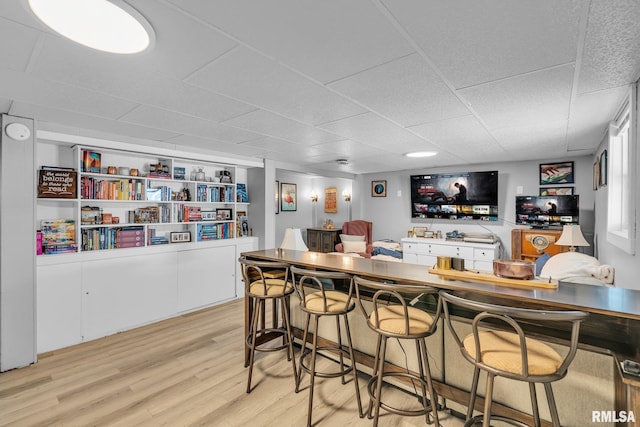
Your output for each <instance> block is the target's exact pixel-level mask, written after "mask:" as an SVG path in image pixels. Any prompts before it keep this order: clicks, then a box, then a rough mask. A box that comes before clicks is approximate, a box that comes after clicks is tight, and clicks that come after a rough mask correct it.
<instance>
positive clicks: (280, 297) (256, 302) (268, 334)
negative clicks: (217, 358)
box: [238, 257, 297, 393]
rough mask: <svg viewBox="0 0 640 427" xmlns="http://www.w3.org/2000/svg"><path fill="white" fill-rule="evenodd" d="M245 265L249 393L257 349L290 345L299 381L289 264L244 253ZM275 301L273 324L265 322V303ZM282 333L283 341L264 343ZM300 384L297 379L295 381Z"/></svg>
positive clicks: (272, 349)
mask: <svg viewBox="0 0 640 427" xmlns="http://www.w3.org/2000/svg"><path fill="white" fill-rule="evenodd" d="M238 261H239V262H240V264H241V266H242V276H243V279H244V290H245V297H248V298H250V300H251V301H250V302H251V306H247V307H250V309H251V322H250V326H249V333H248V335H247V338H246V342H245V345H246V346H247V348H248V349H249V362H248V364H247V363H245V367H246V366H247V365H248V367H249V376H248V378H247V393H251V375H252V373H253V362H254V360H255V353H256V351H262V352H271V351H277V350H282V349H284V348H286V349H287V360H290V361H291V366H292V368H293V378H294V380H296V381H297V369H296V361H295V357H294V355H293V341H292V339H291V337H292V333H291V322H290V320H289V301H288V300H289V296H290V295H291V294H292V293H293V286H291V283H290V282H289V280H288V279H289V265H288V264H285V263H280V262H270V261H252V260H248V259H246V258H245V257H241V258H240V259H239V260H238ZM266 301H272V302H273V310H272V311H273V312H272V320H271V323H272V324H271V327H267V326H266V324H265V315H266V313H265V303H266ZM278 303H279V305H280V314H281V315H282V325H280V324H279V322H280V320H279V319H278ZM279 337H282V344H281V345H277V346H273V345H271V346H267V345H264V344H266V343H268V342H269V341H271V340H273V339H276V338H279ZM296 387H297V383H296Z"/></svg>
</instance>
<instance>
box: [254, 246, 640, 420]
mask: <svg viewBox="0 0 640 427" xmlns="http://www.w3.org/2000/svg"><path fill="white" fill-rule="evenodd" d="M243 255H245V256H247V257H248V258H250V259H258V260H267V261H280V262H286V263H289V264H291V265H296V266H300V267H305V268H312V269H321V270H330V271H341V272H345V273H350V274H357V275H361V276H364V277H369V278H373V279H377V280H392V281H398V282H403V283H407V284H413V285H426V286H432V287H435V288H439V289H443V290H449V291H454V292H456V293H459V294H462V295H463V296H466V297H472V298H475V299H478V300H485V301H489V302H492V303H495V304H502V305H512V306H518V307H529V308H536V309H541V308H542V309H554V308H555V309H568V310H582V311H586V312H588V313H590V316H589V317H588V318H587V319H586V320H585V321H584V322H583V325H582V328H581V332H580V344H581V346H582V348H584V349H586V350H589V351H597V352H600V353H605V354H609V355H611V356H613V359H614V363H615V364H616V365H617V369H615V372H616V374H615V378H614V379H613V380H614V385H615V410H616V411H627V412H628V411H632V410H635V411H636V414H635V416H636V417H637V416H638V414H637V412H638V408H640V378H638V377H633V376H630V375H626V374H624V373H622V371H621V370H620V362H621V361H622V360H625V359H631V360H635V361H640V291H637V290H632V289H624V288H614V287H608V286H592V285H585V284H579V283H568V282H561V283H560V286H559V287H558V288H557V289H523V288H512V287H508V286H501V285H495V284H492V283H491V282H475V281H466V280H465V281H462V280H451V279H446V278H442V277H439V276H437V275H433V274H430V273H429V271H428V270H429V267H428V266H421V265H412V264H403V263H394V262H385V261H376V260H371V259H365V258H351V257H349V262H345V258H344V257H343V256H340V255H333V254H322V253H317V252H300V251H286V252H285V251H282V250H280V249H266V250H260V251H254V252H247V253H244V254H243ZM248 310H249V304H248V302H247V301H246V302H245V315H248V314H249V311H248ZM460 315H461V316H464V314H463V313H462V314H460ZM245 327H246V325H245ZM532 328H533V329H534V330H535V328H536V326H535V324H532ZM549 333H552V334H553V336H554V337H555V338H557V339H559V340H566V339H567V338H568V336H569V335H568V331H563V330H560V329H558V330H551V331H550V330H545V331H542V334H543V335H547V334H549ZM298 336H300V334H298ZM356 359H357V362H358V363H361V364H365V365H369V366H371V365H372V363H373V361H372V358H371V357H370V356H369V355H366V354H363V353H358V354H357V356H356ZM396 368H397V367H396ZM392 369H393V366H392ZM436 389H437V391H438V394H440V395H441V396H443V397H444V398H446V399H451V400H454V401H456V402H459V403H461V404H463V405H466V404H467V401H466V399H467V398H468V393H467V392H466V391H464V390H462V389H459V388H457V387H454V386H451V385H448V384H446V383H438V384H436ZM479 404H481V400H480V401H477V402H476V407H478V405H479ZM479 409H480V410H481V409H482V408H481V407H480V408H479ZM594 409H598V408H594ZM494 413H495V414H496V415H498V414H502V415H505V416H507V417H520V420H522V421H523V422H525V423H526V422H527V421H528V418H527V417H528V415H527V414H524V413H522V412H519V411H515V410H513V409H511V408H508V407H504V406H500V405H498V407H497V408H495V410H494ZM617 425H627V424H622V423H617ZM629 425H631V424H629Z"/></svg>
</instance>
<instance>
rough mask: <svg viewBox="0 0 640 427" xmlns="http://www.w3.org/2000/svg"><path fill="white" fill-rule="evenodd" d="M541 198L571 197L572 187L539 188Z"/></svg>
mask: <svg viewBox="0 0 640 427" xmlns="http://www.w3.org/2000/svg"><path fill="white" fill-rule="evenodd" d="M540 195H541V196H573V187H540Z"/></svg>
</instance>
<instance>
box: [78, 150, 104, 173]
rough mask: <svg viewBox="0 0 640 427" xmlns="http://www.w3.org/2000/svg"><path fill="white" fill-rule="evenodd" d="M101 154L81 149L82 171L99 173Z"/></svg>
mask: <svg viewBox="0 0 640 427" xmlns="http://www.w3.org/2000/svg"><path fill="white" fill-rule="evenodd" d="M101 157H102V155H101V154H100V153H98V152H97V151H87V150H83V151H82V171H83V172H92V173H100V168H101V166H102V165H101Z"/></svg>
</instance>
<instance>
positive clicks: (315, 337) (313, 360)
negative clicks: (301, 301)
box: [307, 316, 318, 427]
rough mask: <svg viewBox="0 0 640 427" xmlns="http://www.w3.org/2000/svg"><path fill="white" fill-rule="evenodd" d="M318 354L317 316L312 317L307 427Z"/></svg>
mask: <svg viewBox="0 0 640 427" xmlns="http://www.w3.org/2000/svg"><path fill="white" fill-rule="evenodd" d="M317 353H318V316H313V348H312V349H311V369H310V370H311V372H310V373H309V375H310V376H311V378H310V379H309V381H310V383H309V407H308V408H307V427H311V411H312V410H313V386H314V383H315V379H316V356H317Z"/></svg>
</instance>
